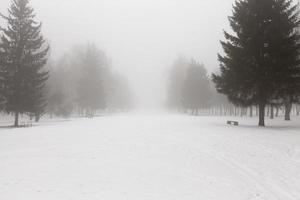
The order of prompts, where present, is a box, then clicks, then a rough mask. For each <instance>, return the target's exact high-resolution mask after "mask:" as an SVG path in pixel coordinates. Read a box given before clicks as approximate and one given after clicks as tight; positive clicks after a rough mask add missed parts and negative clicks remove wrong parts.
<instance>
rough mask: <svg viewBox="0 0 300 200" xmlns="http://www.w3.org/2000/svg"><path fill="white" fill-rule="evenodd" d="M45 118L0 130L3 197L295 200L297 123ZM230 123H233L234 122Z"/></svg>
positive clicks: (299, 171)
mask: <svg viewBox="0 0 300 200" xmlns="http://www.w3.org/2000/svg"><path fill="white" fill-rule="evenodd" d="M227 119H231V118H230V117H206V116H201V117H191V116H185V115H175V114H172V115H171V114H170V115H167V114H164V115H158V114H157V115H156V114H152V115H137V114H132V115H115V116H106V117H105V116H103V117H98V118H94V119H72V120H66V121H64V120H61V121H55V120H52V121H48V120H45V121H43V122H42V123H40V124H39V125H36V126H34V127H32V128H22V129H12V128H11V129H8V128H3V129H1V130H0V199H1V200H20V199H22V200H41V199H43V200H99V199H105V200H116V199H118V200H199V199H205V200H299V199H300V131H299V130H300V123H299V122H300V118H294V119H293V121H292V122H284V121H283V120H282V119H276V120H274V121H268V122H267V123H268V125H269V127H266V128H259V127H256V124H257V119H247V118H244V119H240V118H237V119H236V120H238V121H239V122H240V124H241V125H240V126H239V127H234V126H228V125H226V120H227ZM233 119H234V118H233Z"/></svg>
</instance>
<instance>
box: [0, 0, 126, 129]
mask: <svg viewBox="0 0 300 200" xmlns="http://www.w3.org/2000/svg"><path fill="white" fill-rule="evenodd" d="M0 17H1V18H2V19H4V21H6V27H0V110H1V111H4V112H6V113H8V114H14V116H15V123H14V125H15V126H19V116H20V115H21V114H26V115H29V116H30V117H31V118H32V117H34V116H35V119H36V121H39V119H40V117H41V116H42V115H44V114H47V113H49V114H50V115H51V116H53V115H58V116H64V117H67V116H70V115H71V114H72V113H74V112H75V111H77V113H79V114H80V115H83V116H89V117H91V116H94V114H95V112H96V111H97V110H101V109H111V110H112V109H115V110H116V109H117V110H125V109H126V110H127V109H129V107H130V106H131V101H132V99H131V94H130V89H129V84H128V82H127V80H126V79H125V78H124V77H123V76H121V75H119V74H117V73H114V72H113V71H112V69H111V61H110V59H108V57H107V56H106V55H105V53H104V52H103V51H102V50H100V49H98V48H97V47H96V46H95V45H92V44H89V45H86V46H79V47H77V48H74V49H72V52H70V53H69V54H68V55H65V56H63V57H62V58H61V59H59V60H58V61H55V62H51V61H50V62H48V58H49V49H50V47H49V45H48V44H47V42H46V41H45V39H44V37H43V36H42V34H41V23H40V22H37V21H36V20H35V18H36V16H35V13H34V9H33V8H32V7H31V6H30V5H29V0H12V1H11V4H10V8H9V9H8V16H5V15H3V14H1V13H0Z"/></svg>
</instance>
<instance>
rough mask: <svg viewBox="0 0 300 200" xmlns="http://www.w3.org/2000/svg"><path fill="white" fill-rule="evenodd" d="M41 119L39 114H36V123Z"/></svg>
mask: <svg viewBox="0 0 300 200" xmlns="http://www.w3.org/2000/svg"><path fill="white" fill-rule="evenodd" d="M40 119H41V116H40V114H39V113H35V122H39V121H40Z"/></svg>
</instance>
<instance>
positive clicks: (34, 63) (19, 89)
mask: <svg viewBox="0 0 300 200" xmlns="http://www.w3.org/2000/svg"><path fill="white" fill-rule="evenodd" d="M8 12H9V15H8V16H4V15H1V16H2V18H4V19H5V20H6V21H7V23H8V24H7V28H1V30H2V35H1V44H0V49H1V50H0V57H1V58H4V63H3V65H2V66H1V74H2V81H3V87H4V89H3V91H2V92H3V93H2V94H3V97H4V99H5V104H4V107H5V110H6V111H7V112H8V113H14V114H15V126H18V125H19V114H22V113H34V114H37V115H40V114H41V113H42V112H43V108H44V106H45V104H44V98H43V96H44V91H43V90H44V86H45V82H46V80H47V78H48V71H47V70H45V69H44V66H45V64H46V62H47V55H48V51H49V46H48V45H46V42H45V40H44V38H43V36H42V35H41V23H38V22H36V21H35V14H34V9H33V8H32V7H30V5H29V0H12V2H11V5H10V8H9V9H8Z"/></svg>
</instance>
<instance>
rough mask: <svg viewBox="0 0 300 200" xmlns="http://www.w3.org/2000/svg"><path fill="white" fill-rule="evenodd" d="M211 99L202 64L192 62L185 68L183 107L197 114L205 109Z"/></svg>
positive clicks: (208, 83) (207, 80) (208, 82)
mask: <svg viewBox="0 0 300 200" xmlns="http://www.w3.org/2000/svg"><path fill="white" fill-rule="evenodd" d="M210 98H211V88H210V81H209V78H208V77H207V71H206V69H205V68H204V65H203V64H199V63H197V62H196V61H195V60H192V61H191V62H190V64H189V66H188V68H187V72H186V77H185V81H184V84H183V88H182V101H183V106H184V107H185V108H187V109H191V110H193V112H194V113H195V112H198V109H200V108H207V107H208V105H209V101H210Z"/></svg>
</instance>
